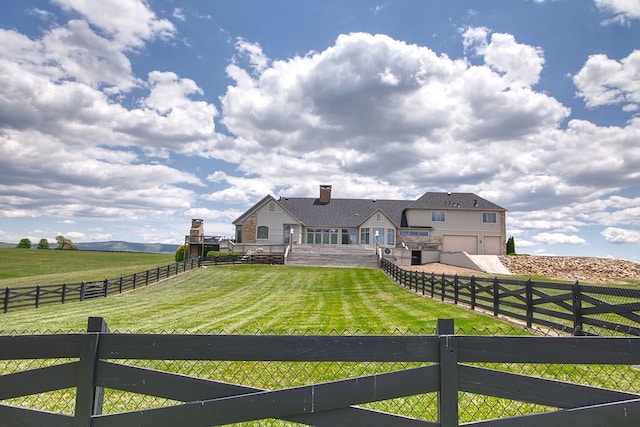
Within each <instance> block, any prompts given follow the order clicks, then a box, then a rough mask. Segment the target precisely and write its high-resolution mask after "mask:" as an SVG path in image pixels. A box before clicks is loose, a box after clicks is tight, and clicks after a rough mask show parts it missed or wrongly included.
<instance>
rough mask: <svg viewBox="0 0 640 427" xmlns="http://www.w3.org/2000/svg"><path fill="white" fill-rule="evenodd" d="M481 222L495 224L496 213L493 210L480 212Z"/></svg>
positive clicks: (496, 219) (496, 220)
mask: <svg viewBox="0 0 640 427" xmlns="http://www.w3.org/2000/svg"><path fill="white" fill-rule="evenodd" d="M482 222H483V223H484V224H496V223H497V222H498V215H497V214H496V213H495V212H482Z"/></svg>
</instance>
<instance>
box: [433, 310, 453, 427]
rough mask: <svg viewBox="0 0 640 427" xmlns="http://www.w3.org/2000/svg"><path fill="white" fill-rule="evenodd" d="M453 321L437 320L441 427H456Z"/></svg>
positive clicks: (439, 415)
mask: <svg viewBox="0 0 640 427" xmlns="http://www.w3.org/2000/svg"><path fill="white" fill-rule="evenodd" d="M454 332H455V331H454V323H453V319H438V326H437V333H438V336H439V339H440V391H439V393H438V421H439V423H440V426H441V427H458V345H457V341H456V339H455V336H454Z"/></svg>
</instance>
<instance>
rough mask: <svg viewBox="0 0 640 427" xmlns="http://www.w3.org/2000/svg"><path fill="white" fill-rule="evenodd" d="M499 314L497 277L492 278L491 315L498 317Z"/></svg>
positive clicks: (498, 284)
mask: <svg viewBox="0 0 640 427" xmlns="http://www.w3.org/2000/svg"><path fill="white" fill-rule="evenodd" d="M499 313H500V282H499V281H498V278H497V277H494V278H493V315H494V316H495V317H498V314H499Z"/></svg>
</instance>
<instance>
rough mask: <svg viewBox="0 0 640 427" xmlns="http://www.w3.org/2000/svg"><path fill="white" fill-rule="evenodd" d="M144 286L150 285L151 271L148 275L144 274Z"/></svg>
mask: <svg viewBox="0 0 640 427" xmlns="http://www.w3.org/2000/svg"><path fill="white" fill-rule="evenodd" d="M144 285H145V286H147V285H149V270H147V271H146V273H145V274H144Z"/></svg>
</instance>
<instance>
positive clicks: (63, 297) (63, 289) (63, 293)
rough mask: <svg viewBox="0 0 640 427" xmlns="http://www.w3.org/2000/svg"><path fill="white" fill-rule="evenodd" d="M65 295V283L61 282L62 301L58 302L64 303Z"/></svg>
mask: <svg viewBox="0 0 640 427" xmlns="http://www.w3.org/2000/svg"><path fill="white" fill-rule="evenodd" d="M66 297H67V284H66V283H63V284H62V301H61V302H60V303H61V304H64V300H65V298H66Z"/></svg>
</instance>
